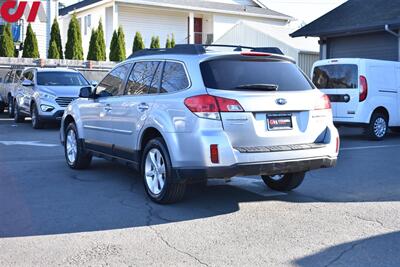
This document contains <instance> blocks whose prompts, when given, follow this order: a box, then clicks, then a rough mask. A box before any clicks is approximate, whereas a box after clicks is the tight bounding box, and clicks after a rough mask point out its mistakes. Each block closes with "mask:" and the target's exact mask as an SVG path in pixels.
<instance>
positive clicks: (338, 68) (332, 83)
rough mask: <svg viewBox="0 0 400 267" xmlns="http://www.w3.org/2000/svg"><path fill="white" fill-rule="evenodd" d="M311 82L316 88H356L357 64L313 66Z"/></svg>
mask: <svg viewBox="0 0 400 267" xmlns="http://www.w3.org/2000/svg"><path fill="white" fill-rule="evenodd" d="M313 83H314V84H315V86H317V88H318V89H353V88H358V66H357V65H355V64H335V65H325V66H318V67H315V68H314V72H313Z"/></svg>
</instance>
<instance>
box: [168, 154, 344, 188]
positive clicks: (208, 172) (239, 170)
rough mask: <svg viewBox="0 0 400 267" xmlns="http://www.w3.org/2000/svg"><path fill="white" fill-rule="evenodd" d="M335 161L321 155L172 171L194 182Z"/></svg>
mask: <svg viewBox="0 0 400 267" xmlns="http://www.w3.org/2000/svg"><path fill="white" fill-rule="evenodd" d="M336 162H337V158H331V157H322V158H308V159H301V160H300V159H299V160H290V161H272V162H256V163H245V164H235V165H232V166H227V167H209V168H175V169H174V172H175V177H176V179H177V180H178V181H187V182H196V181H202V180H205V179H209V178H230V177H234V176H250V175H276V174H284V173H295V172H306V171H310V170H315V169H320V168H330V167H334V166H335V165H336Z"/></svg>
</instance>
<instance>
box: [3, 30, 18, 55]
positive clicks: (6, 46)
mask: <svg viewBox="0 0 400 267" xmlns="http://www.w3.org/2000/svg"><path fill="white" fill-rule="evenodd" d="M14 50H15V48H14V41H13V37H12V33H11V25H10V24H9V23H7V24H6V25H5V26H4V27H3V32H2V33H1V35H0V57H14Z"/></svg>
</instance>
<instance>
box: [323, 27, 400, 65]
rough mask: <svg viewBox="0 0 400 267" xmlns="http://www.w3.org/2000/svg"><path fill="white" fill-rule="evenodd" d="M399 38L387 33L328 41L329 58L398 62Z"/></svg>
mask: <svg viewBox="0 0 400 267" xmlns="http://www.w3.org/2000/svg"><path fill="white" fill-rule="evenodd" d="M398 53H399V51H398V38H396V37H394V36H393V35H391V34H389V33H387V32H381V33H371V34H363V35H354V36H348V37H338V38H332V39H328V55H329V58H352V57H355V58H370V59H382V60H394V61H397V60H398Z"/></svg>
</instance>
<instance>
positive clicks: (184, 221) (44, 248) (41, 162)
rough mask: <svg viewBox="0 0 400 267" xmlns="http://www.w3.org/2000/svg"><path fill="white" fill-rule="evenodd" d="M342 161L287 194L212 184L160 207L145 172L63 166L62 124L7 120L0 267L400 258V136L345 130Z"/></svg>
mask: <svg viewBox="0 0 400 267" xmlns="http://www.w3.org/2000/svg"><path fill="white" fill-rule="evenodd" d="M340 131H341V135H342V144H341V154H340V159H339V162H338V166H337V167H336V168H333V169H324V170H318V171H314V172H311V173H309V174H308V175H307V178H306V181H305V182H304V184H303V185H302V186H301V187H300V188H299V189H297V190H295V191H294V192H292V193H288V194H283V193H277V192H273V191H271V190H269V189H267V188H266V186H265V185H264V183H263V182H262V180H261V179H260V178H258V177H247V178H245V177H238V178H234V179H232V181H231V182H229V183H226V182H225V181H220V180H212V181H209V185H208V186H207V188H206V189H204V188H203V189H198V188H191V190H190V191H189V193H188V195H187V196H186V198H185V199H184V201H183V202H181V203H178V204H174V205H168V206H160V205H156V204H154V203H152V202H151V201H150V200H149V199H148V198H147V196H146V195H145V192H144V189H143V184H142V181H141V180H140V178H139V177H138V175H137V173H135V171H134V170H133V169H131V168H130V167H127V166H124V165H122V164H116V163H112V162H108V161H105V160H102V159H95V160H94V163H93V165H92V167H91V168H90V169H89V170H86V171H73V170H71V169H69V168H68V167H67V165H66V163H65V159H64V153H63V148H62V147H61V145H60V143H59V132H58V129H57V126H51V127H47V128H46V129H45V130H33V129H32V128H31V125H30V123H29V121H26V122H25V123H23V124H18V125H16V124H15V123H14V122H13V120H11V119H8V118H7V116H6V115H1V116H0V203H1V204H0V266H10V265H18V266H49V265H92V266H109V265H110V266H120V265H129V266H144V265H154V266H159V265H172V266H178V265H193V266H197V265H198V266H201V265H206V266H225V265H233V266H255V265H264V266H266V265H267V266H280V265H285V266H287V265H289V266H290V265H292V266H400V257H399V256H398V252H399V251H400V160H399V155H400V135H394V134H393V135H390V136H389V137H388V138H387V139H386V140H385V141H383V142H372V141H368V140H366V139H365V138H364V137H363V135H362V134H361V130H357V129H355V130H353V129H340Z"/></svg>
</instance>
